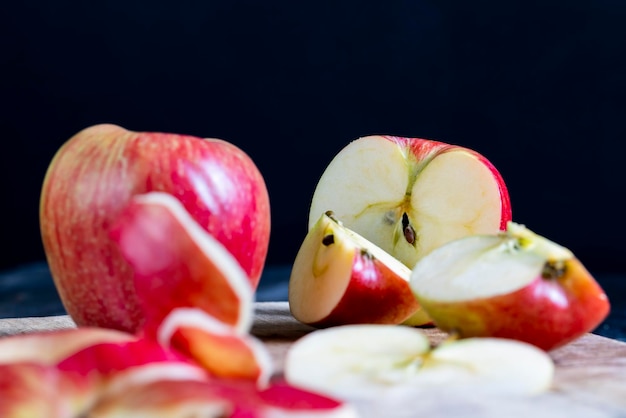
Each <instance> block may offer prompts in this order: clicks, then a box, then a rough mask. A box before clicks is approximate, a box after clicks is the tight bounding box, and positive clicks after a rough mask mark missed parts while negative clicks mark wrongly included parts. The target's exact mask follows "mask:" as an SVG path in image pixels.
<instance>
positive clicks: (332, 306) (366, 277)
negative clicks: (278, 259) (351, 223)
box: [288, 211, 431, 328]
mask: <svg viewBox="0 0 626 418" xmlns="http://www.w3.org/2000/svg"><path fill="white" fill-rule="evenodd" d="M410 275H411V270H410V269H409V268H408V267H407V266H405V265H404V264H402V263H401V262H400V261H399V260H397V259H395V258H394V257H392V256H391V255H389V254H387V253H386V252H385V251H383V250H382V249H380V248H379V247H378V246H376V245H375V244H373V243H372V242H370V241H368V240H367V239H365V238H363V237H362V236H360V235H359V234H357V233H355V232H354V231H351V230H349V229H348V228H346V227H344V226H343V225H342V223H341V222H340V221H339V220H338V219H336V218H335V217H334V216H333V214H332V213H331V212H330V211H329V212H327V213H324V214H322V216H321V217H320V218H319V219H318V221H317V223H316V224H315V225H314V226H313V228H312V229H311V230H310V231H309V232H308V234H307V235H306V237H305V239H304V241H303V243H302V245H301V247H300V249H299V251H298V253H297V255H296V259H295V261H294V263H293V266H292V269H291V276H290V279H289V292H288V298H289V306H290V309H291V313H292V314H293V316H294V317H295V318H296V319H297V320H299V321H300V322H303V323H305V324H309V325H312V326H316V327H320V328H322V327H327V326H334V325H343V324H353V323H383V324H399V323H402V322H406V323H411V324H412V325H424V324H427V323H430V322H431V321H430V318H428V316H427V315H425V314H424V312H423V311H422V310H421V309H420V307H419V305H418V304H417V301H416V299H415V297H414V296H413V293H412V292H411V289H410V286H409V279H410Z"/></svg>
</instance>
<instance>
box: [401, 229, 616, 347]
mask: <svg viewBox="0 0 626 418" xmlns="http://www.w3.org/2000/svg"><path fill="white" fill-rule="evenodd" d="M411 288H412V290H413V292H414V293H415V295H416V298H417V299H418V301H419V303H420V305H421V306H422V307H423V308H424V309H425V310H426V311H427V312H428V314H429V315H430V316H431V318H432V319H433V321H434V323H435V325H437V327H439V328H440V329H442V330H444V331H450V332H455V333H458V334H459V336H461V337H477V336H491V337H504V338H512V339H516V340H521V341H526V342H529V343H532V344H534V345H536V346H538V347H540V348H542V349H544V350H551V349H554V348H557V347H560V346H562V345H564V344H566V343H568V342H570V341H572V340H574V339H576V338H578V337H580V336H581V335H583V334H585V333H587V332H590V331H592V330H593V329H594V328H595V327H596V326H598V325H599V324H600V322H602V321H603V320H604V318H606V316H607V315H608V313H609V309H610V303H609V300H608V298H607V296H606V294H605V293H604V291H603V290H602V288H601V287H600V285H599V284H598V283H597V282H596V280H595V279H594V277H593V276H592V275H591V274H590V273H589V271H588V270H587V269H586V268H585V267H584V265H583V264H582V263H581V262H580V260H578V259H577V258H576V257H575V256H574V254H572V252H571V251H570V250H568V249H567V248H565V247H563V246H561V245H559V244H556V243H555V242H552V241H550V240H548V239H546V238H544V237H542V236H540V235H537V234H535V233H534V232H532V231H530V230H529V229H528V228H526V227H525V226H523V225H520V224H517V223H514V222H509V223H508V227H507V230H506V232H501V233H499V234H491V235H489V234H487V235H474V236H470V237H465V238H462V239H459V240H456V241H454V242H450V243H448V244H446V245H444V246H442V247H440V248H438V249H436V250H434V251H433V252H431V253H430V254H429V255H427V256H426V257H424V258H423V259H422V260H420V262H418V263H417V265H416V266H415V268H414V269H413V271H412V274H411Z"/></svg>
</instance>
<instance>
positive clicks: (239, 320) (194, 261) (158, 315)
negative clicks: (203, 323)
mask: <svg viewBox="0 0 626 418" xmlns="http://www.w3.org/2000/svg"><path fill="white" fill-rule="evenodd" d="M110 235H111V237H112V239H113V240H114V241H115V242H117V243H118V244H119V247H120V250H121V252H122V254H123V256H124V257H125V258H126V260H127V261H128V262H129V263H130V265H131V266H132V268H133V270H134V284H135V289H136V292H137V295H138V298H139V300H140V304H141V306H142V309H143V311H144V315H145V318H146V323H145V324H144V331H145V332H149V333H153V334H154V333H155V332H156V328H157V327H158V326H159V324H160V323H161V322H162V321H163V320H164V319H165V317H166V316H167V315H168V314H169V313H170V312H171V311H172V310H173V309H175V308H180V307H194V308H198V309H202V310H203V311H205V312H207V313H208V314H210V315H212V316H214V317H215V318H217V319H219V320H220V321H222V322H225V323H228V324H230V325H232V326H233V327H235V328H237V329H238V330H241V331H247V330H248V329H249V328H250V326H251V323H252V303H253V300H254V295H253V289H252V287H251V286H250V283H249V281H248V278H247V276H246V274H245V272H244V271H243V270H242V268H241V266H240V265H239V263H238V262H237V260H236V259H235V258H234V257H233V256H232V254H231V253H230V252H229V251H228V250H227V249H226V248H225V247H224V246H223V245H222V244H221V243H220V242H219V241H217V240H216V239H215V238H213V237H212V236H211V235H210V234H209V233H207V232H206V231H205V230H204V229H202V228H201V227H200V225H199V224H198V223H197V222H196V221H195V220H194V219H193V218H192V217H191V216H190V215H189V213H188V212H187V211H186V210H185V208H184V207H183V206H182V204H181V203H180V201H178V199H176V198H175V197H174V196H172V195H170V194H168V193H164V192H150V193H146V194H142V195H137V196H135V197H133V199H132V200H131V201H130V203H129V205H128V206H127V207H126V208H125V209H124V210H123V211H122V213H121V214H120V216H119V218H118V219H117V221H116V222H115V224H114V225H113V226H112V228H111V231H110Z"/></svg>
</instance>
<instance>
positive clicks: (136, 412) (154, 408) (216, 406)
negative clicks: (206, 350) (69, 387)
mask: <svg viewBox="0 0 626 418" xmlns="http://www.w3.org/2000/svg"><path fill="white" fill-rule="evenodd" d="M212 387H213V384H208V383H207V382H203V381H197V380H190V381H183V380H177V381H172V380H160V381H154V382H149V383H145V384H140V385H135V386H131V387H129V388H127V389H126V390H124V391H122V392H117V393H115V394H108V395H106V396H103V397H101V398H100V399H99V400H98V402H97V403H96V404H95V406H94V407H93V408H92V409H91V410H90V411H89V417H90V418H138V417H150V418H159V417H163V418H172V417H229V416H232V415H231V414H232V412H233V410H234V405H233V402H232V401H231V400H230V399H228V398H225V397H221V396H219V395H218V394H215V393H213V391H212Z"/></svg>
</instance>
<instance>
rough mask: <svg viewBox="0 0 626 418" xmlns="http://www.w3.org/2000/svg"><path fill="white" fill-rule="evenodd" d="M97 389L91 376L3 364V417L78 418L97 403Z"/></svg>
mask: <svg viewBox="0 0 626 418" xmlns="http://www.w3.org/2000/svg"><path fill="white" fill-rule="evenodd" d="M95 386H96V382H95V381H94V380H93V379H92V378H91V377H90V376H81V375H77V374H74V373H64V372H61V371H59V370H57V369H56V368H55V367H53V366H49V365H45V364H38V363H28V362H16V363H11V364H0V417H2V418H26V417H47V418H66V417H78V416H81V414H82V413H83V412H84V411H85V410H86V409H87V408H88V407H89V406H90V405H91V404H92V403H93V402H94V400H95V398H96V389H95Z"/></svg>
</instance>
